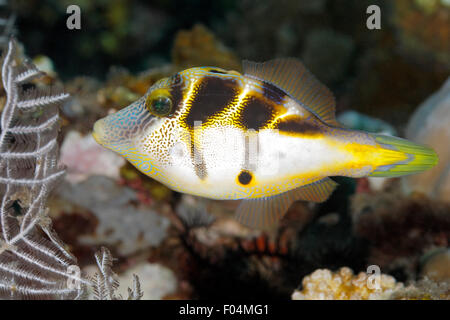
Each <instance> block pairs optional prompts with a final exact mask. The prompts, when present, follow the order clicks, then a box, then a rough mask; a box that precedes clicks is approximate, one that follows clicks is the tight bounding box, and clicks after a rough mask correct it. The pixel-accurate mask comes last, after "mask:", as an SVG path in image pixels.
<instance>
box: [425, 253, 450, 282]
mask: <svg viewBox="0 0 450 320" xmlns="http://www.w3.org/2000/svg"><path fill="white" fill-rule="evenodd" d="M420 269H421V270H420V276H421V277H422V278H428V279H431V280H434V281H439V282H443V281H448V282H450V249H449V248H437V249H433V250H430V252H427V253H426V254H424V256H423V257H422V258H421V267H420Z"/></svg>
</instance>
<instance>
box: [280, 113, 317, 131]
mask: <svg viewBox="0 0 450 320" xmlns="http://www.w3.org/2000/svg"><path fill="white" fill-rule="evenodd" d="M275 128H276V129H278V130H280V131H284V132H289V133H294V134H295V133H297V134H300V135H316V134H321V133H323V129H322V128H321V127H320V126H319V124H317V123H315V122H314V120H311V119H302V118H299V117H291V118H286V119H283V120H282V121H280V122H279V123H277V124H276V126H275Z"/></svg>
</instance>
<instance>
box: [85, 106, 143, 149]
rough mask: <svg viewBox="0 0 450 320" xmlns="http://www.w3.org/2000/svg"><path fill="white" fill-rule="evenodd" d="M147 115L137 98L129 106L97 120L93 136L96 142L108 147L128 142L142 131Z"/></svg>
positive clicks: (114, 147)
mask: <svg viewBox="0 0 450 320" xmlns="http://www.w3.org/2000/svg"><path fill="white" fill-rule="evenodd" d="M147 118H148V117H146V116H145V110H144V109H143V107H142V103H140V101H139V100H138V101H137V102H135V103H133V104H131V105H130V106H128V107H126V108H124V109H122V110H120V111H118V112H116V113H113V114H110V115H108V116H106V117H105V118H102V119H100V120H97V122H95V124H94V129H93V133H92V135H93V137H94V139H95V141H97V143H99V144H101V145H102V146H104V147H107V148H110V149H116V147H119V146H124V145H126V144H129V143H130V142H131V141H133V140H134V139H136V137H137V136H138V135H139V134H140V133H141V132H142V129H143V127H144V125H145V123H146V122H147V121H148V120H146V119H147Z"/></svg>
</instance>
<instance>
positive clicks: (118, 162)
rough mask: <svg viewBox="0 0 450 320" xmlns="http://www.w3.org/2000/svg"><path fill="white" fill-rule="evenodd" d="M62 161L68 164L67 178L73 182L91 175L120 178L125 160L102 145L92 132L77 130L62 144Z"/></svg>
mask: <svg viewBox="0 0 450 320" xmlns="http://www.w3.org/2000/svg"><path fill="white" fill-rule="evenodd" d="M61 163H63V164H64V165H65V166H66V168H67V169H66V170H67V176H66V179H67V180H68V181H70V182H72V183H75V182H80V181H83V180H86V179H87V178H88V177H89V176H90V175H103V176H106V177H110V178H112V179H115V180H118V179H119V177H120V167H122V166H123V165H124V164H125V160H124V159H123V158H122V157H120V156H118V155H117V154H115V153H114V152H112V151H110V150H107V149H105V148H103V147H101V146H100V145H99V144H98V143H96V142H95V140H94V138H93V137H92V135H91V134H89V135H87V136H84V137H83V136H82V135H81V134H80V133H79V132H77V131H70V132H69V133H67V135H66V137H65V139H64V142H63V144H62V146H61Z"/></svg>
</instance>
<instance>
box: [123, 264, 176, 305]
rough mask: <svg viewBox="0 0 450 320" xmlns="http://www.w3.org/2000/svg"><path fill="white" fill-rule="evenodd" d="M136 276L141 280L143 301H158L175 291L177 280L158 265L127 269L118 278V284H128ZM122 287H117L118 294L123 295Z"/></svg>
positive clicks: (139, 265) (166, 269)
mask: <svg viewBox="0 0 450 320" xmlns="http://www.w3.org/2000/svg"><path fill="white" fill-rule="evenodd" d="M134 274H138V275H139V278H140V280H141V283H142V285H141V288H142V291H143V295H142V298H141V299H143V300H160V299H163V298H164V297H165V296H167V295H171V294H173V293H174V292H175V290H176V289H177V279H176V276H175V275H174V273H173V272H172V270H170V269H168V268H166V267H164V266H163V265H161V264H158V263H142V264H138V265H136V266H133V267H131V268H129V269H128V270H127V271H126V272H124V273H123V274H121V275H120V276H119V277H118V281H119V282H120V283H129V282H130V279H131V278H132V277H133V276H134ZM124 289H125V288H124V287H123V286H120V287H119V290H118V293H120V294H122V295H124V294H125V293H126V292H125V290H124Z"/></svg>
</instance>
